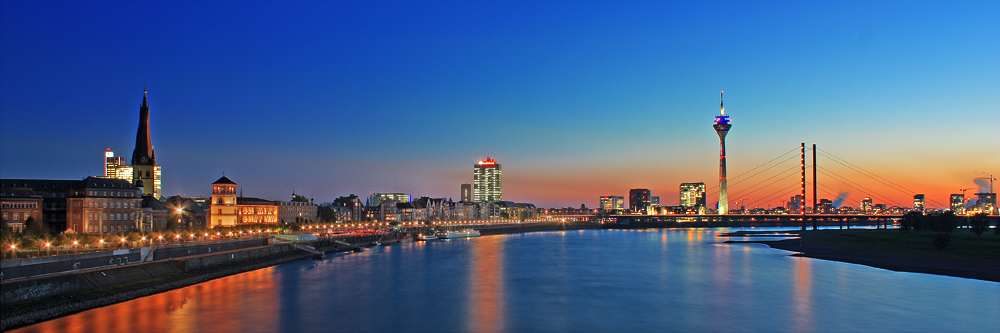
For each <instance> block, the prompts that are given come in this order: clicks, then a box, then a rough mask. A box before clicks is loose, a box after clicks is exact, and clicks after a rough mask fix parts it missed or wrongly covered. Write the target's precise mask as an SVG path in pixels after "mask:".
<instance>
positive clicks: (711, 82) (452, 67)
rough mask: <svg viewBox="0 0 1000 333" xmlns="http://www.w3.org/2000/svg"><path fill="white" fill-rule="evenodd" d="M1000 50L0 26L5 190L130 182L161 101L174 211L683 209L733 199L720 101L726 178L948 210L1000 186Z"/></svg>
mask: <svg viewBox="0 0 1000 333" xmlns="http://www.w3.org/2000/svg"><path fill="white" fill-rule="evenodd" d="M998 26H1000V5H998V3H997V2H989V1H970V2H955V1H949V2H934V1H926V2H925V1H901V2H895V1H846V2H845V1H835V2H820V1H814V2H798V1H788V2H769V1H743V2H739V1H738V2H729V1H691V2H684V1H666V2H646V1H642V2H626V1H607V2H604V1H597V2H576V1H574V2H559V1H504V2H490V1H458V2H436V1H388V2H377V1H358V2H351V1H294V2H263V1H261V2H221V1H220V2H194V1H191V2H117V1H116V2H35V1H32V2H27V1H25V2H21V1H2V2H0V177H3V178H45V179H49V178H52V179H78V178H82V177H86V176H87V175H88V174H92V175H99V174H101V172H102V169H101V168H102V165H101V156H103V155H102V154H103V151H104V150H105V149H107V148H111V149H112V150H114V151H115V152H116V153H118V155H120V156H124V157H125V158H126V159H128V158H130V157H131V150H132V148H133V147H134V137H135V129H136V125H137V122H138V106H139V104H140V103H141V101H142V89H143V84H144V83H145V82H147V81H148V89H149V103H150V110H151V116H150V117H151V132H152V140H153V144H154V145H155V149H156V155H157V162H158V164H159V165H162V166H163V168H164V185H163V187H164V192H165V193H166V194H185V195H207V194H208V193H209V191H210V186H209V184H210V183H211V182H212V181H214V180H215V179H217V178H218V177H220V176H221V175H222V173H223V172H226V175H227V176H229V177H230V178H233V179H234V180H235V181H236V182H238V183H240V187H241V188H243V189H244V191H245V194H246V195H248V196H258V197H264V198H270V199H285V200H287V198H288V197H290V195H291V191H292V188H293V187H294V188H295V190H296V192H298V193H301V194H305V195H307V196H311V197H314V198H316V200H317V201H321V202H328V201H332V200H333V198H335V197H337V196H340V195H347V194H351V193H355V194H359V195H365V194H367V193H368V192H370V191H375V192H407V193H411V194H413V195H415V196H416V195H425V196H434V197H455V198H457V197H458V192H459V191H458V190H459V184H461V183H468V182H471V180H472V170H471V169H472V167H471V166H472V164H473V163H474V162H476V161H478V160H480V159H484V158H485V157H486V156H491V157H493V158H495V159H497V160H498V161H499V162H500V163H501V164H502V166H503V169H504V192H505V193H504V194H505V195H504V197H505V199H507V200H513V201H519V202H533V203H536V204H537V205H539V206H544V207H559V206H571V205H572V206H579V204H581V203H584V204H587V205H588V206H595V205H596V204H597V198H598V197H599V196H601V195H627V192H628V189H629V188H635V187H643V188H650V189H652V190H653V191H654V194H657V195H660V196H662V197H663V199H662V200H663V201H664V203H665V204H676V201H677V198H676V196H677V194H676V192H677V185H678V184H679V183H680V182H686V181H703V182H706V183H709V184H712V183H714V182H717V177H718V175H717V172H718V171H717V154H718V153H717V151H716V150H717V149H718V148H717V145H718V141H717V137H716V135H715V133H714V132H713V131H712V129H711V124H712V123H711V121H712V117H714V116H715V115H716V114H717V113H718V93H719V91H720V90H725V91H727V93H726V105H727V108H726V109H727V113H728V114H730V115H731V116H732V117H733V121H734V128H733V130H732V132H731V133H730V135H729V147H728V148H729V152H728V153H729V163H730V164H729V166H730V174H738V173H740V172H742V171H745V170H749V169H750V168H752V167H754V166H757V165H759V164H761V163H763V162H765V161H767V160H769V159H771V158H773V157H775V156H778V155H780V154H782V153H784V152H786V151H788V150H790V149H793V148H795V146H797V145H798V144H799V143H800V142H802V141H806V142H807V143H810V144H811V143H813V142H815V143H817V144H819V146H820V148H821V149H824V150H825V151H829V152H831V153H834V154H836V155H837V156H840V157H842V158H845V159H847V160H850V161H852V163H855V164H858V165H861V166H863V167H864V168H866V169H868V170H870V171H872V172H875V173H876V174H879V175H881V176H884V177H887V178H890V179H892V180H893V181H894V182H897V183H900V184H904V185H906V187H907V188H911V189H913V190H914V191H917V192H921V193H927V194H928V196H929V197H931V198H935V199H937V200H938V201H941V202H944V201H945V200H944V198H946V196H947V194H948V193H954V192H956V191H957V189H958V188H963V187H966V188H967V187H974V184H973V183H972V179H973V178H974V177H976V176H980V175H984V174H989V173H995V174H1000V144H998V143H1000V130H998V128H1000V127H998V125H1000V116H998V114H1000V112H998V105H1000V104H998V102H1000V98H998V96H1000V94H998V93H997V91H998V88H1000V65H998V64H1000V28H997V27H998ZM821 162H822V161H821ZM845 173H846V172H845ZM821 184H822V180H821ZM831 186H834V185H833V184H831ZM834 187H835V186H834ZM835 188H836V187H835ZM837 189H838V190H840V189H839V188H837ZM731 191H732V190H731ZM855 192H856V191H855ZM884 192H885V193H893V192H891V191H887V190H885V191H884ZM858 195H860V194H858ZM892 195H893V196H895V197H896V198H897V200H898V201H906V200H908V199H907V198H905V195H903V194H902V193H894V194H892ZM938 197H942V198H938ZM849 200H851V201H856V200H860V197H859V198H852V199H849ZM709 201H712V200H711V199H710V200H709Z"/></svg>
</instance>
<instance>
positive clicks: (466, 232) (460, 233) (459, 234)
mask: <svg viewBox="0 0 1000 333" xmlns="http://www.w3.org/2000/svg"><path fill="white" fill-rule="evenodd" d="M466 237H479V230H473V229H462V230H455V231H448V232H444V233H442V234H440V235H438V238H442V239H454V238H466Z"/></svg>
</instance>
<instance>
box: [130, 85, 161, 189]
mask: <svg viewBox="0 0 1000 333" xmlns="http://www.w3.org/2000/svg"><path fill="white" fill-rule="evenodd" d="M158 178H159V177H158V172H157V168H156V154H154V153H153V143H152V141H151V140H150V139H149V105H148V104H147V103H146V91H145V90H143V92H142V105H141V106H139V129H138V130H137V131H136V133H135V150H133V151H132V184H133V185H136V186H139V185H140V183H141V184H142V187H143V190H142V195H143V196H147V195H150V196H153V198H159V197H160V193H159V192H160V186H159V179H158Z"/></svg>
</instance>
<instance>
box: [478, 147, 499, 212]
mask: <svg viewBox="0 0 1000 333" xmlns="http://www.w3.org/2000/svg"><path fill="white" fill-rule="evenodd" d="M501 175H502V172H501V171H500V164H499V163H497V161H495V160H493V159H491V158H489V157H487V158H486V160H485V161H479V163H477V164H473V165H472V178H473V192H474V195H473V200H475V201H479V202H497V201H503V189H502V187H501V185H500V184H501V178H502V177H501Z"/></svg>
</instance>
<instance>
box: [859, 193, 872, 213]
mask: <svg viewBox="0 0 1000 333" xmlns="http://www.w3.org/2000/svg"><path fill="white" fill-rule="evenodd" d="M874 206H875V205H874V203H873V202H872V198H867V197H866V198H864V199H861V207H860V208H861V211H862V212H864V213H865V214H871V212H872V210H874V208H875V207H874Z"/></svg>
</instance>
